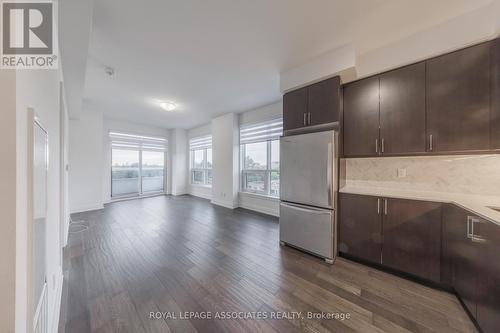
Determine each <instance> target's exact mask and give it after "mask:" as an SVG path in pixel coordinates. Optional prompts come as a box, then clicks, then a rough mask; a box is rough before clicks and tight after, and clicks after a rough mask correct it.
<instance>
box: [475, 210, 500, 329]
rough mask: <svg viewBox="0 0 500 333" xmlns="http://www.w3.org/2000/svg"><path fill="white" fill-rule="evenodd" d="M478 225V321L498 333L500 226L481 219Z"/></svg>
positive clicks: (499, 319)
mask: <svg viewBox="0 0 500 333" xmlns="http://www.w3.org/2000/svg"><path fill="white" fill-rule="evenodd" d="M479 221H480V222H479V223H475V224H474V238H473V240H471V242H474V243H475V246H476V247H477V252H478V253H479V254H480V256H479V258H478V260H479V268H478V270H477V271H476V272H475V275H476V277H477V279H478V283H477V317H476V320H477V322H478V323H479V326H480V327H481V329H482V330H483V332H485V333H493V332H498V328H499V327H500V226H498V225H496V224H494V223H492V222H489V221H486V220H481V219H479Z"/></svg>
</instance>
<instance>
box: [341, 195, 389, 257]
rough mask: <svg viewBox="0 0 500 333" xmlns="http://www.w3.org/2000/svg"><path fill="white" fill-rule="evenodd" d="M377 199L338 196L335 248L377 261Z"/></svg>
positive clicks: (351, 254)
mask: <svg viewBox="0 0 500 333" xmlns="http://www.w3.org/2000/svg"><path fill="white" fill-rule="evenodd" d="M380 201H381V199H380V198H377V197H370V196H365V195H355V194H344V193H342V194H341V195H340V226H339V229H340V230H339V251H340V252H342V253H345V254H347V255H350V256H353V257H356V258H358V259H362V260H366V261H370V262H373V263H378V264H379V263H380V254H381V251H382V244H381V238H382V237H381V232H382V218H381V217H382V216H381V211H380V209H381V208H380V206H381V202H380Z"/></svg>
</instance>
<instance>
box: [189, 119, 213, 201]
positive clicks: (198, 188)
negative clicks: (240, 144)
mask: <svg viewBox="0 0 500 333" xmlns="http://www.w3.org/2000/svg"><path fill="white" fill-rule="evenodd" d="M206 135H212V124H211V123H209V124H206V125H203V126H199V127H195V128H192V129H190V130H188V132H187V137H188V146H187V149H188V152H187V154H188V156H187V157H188V169H189V168H190V165H189V140H191V139H193V138H197V137H200V136H206ZM190 177H191V175H190V174H189V171H188V180H187V186H188V193H189V194H191V195H194V196H195V197H200V198H205V199H209V200H211V199H212V187H210V186H203V185H196V184H195V185H193V184H191V178H190Z"/></svg>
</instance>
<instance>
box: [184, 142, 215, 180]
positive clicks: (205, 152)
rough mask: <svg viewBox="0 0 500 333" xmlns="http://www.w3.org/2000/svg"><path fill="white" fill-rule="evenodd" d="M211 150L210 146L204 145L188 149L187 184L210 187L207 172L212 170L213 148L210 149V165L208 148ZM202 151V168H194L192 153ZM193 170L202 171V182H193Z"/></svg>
mask: <svg viewBox="0 0 500 333" xmlns="http://www.w3.org/2000/svg"><path fill="white" fill-rule="evenodd" d="M209 149H210V150H212V147H211V146H210V147H204V148H198V149H190V150H189V184H190V185H192V186H203V187H212V183H209V182H208V179H209V177H208V174H209V173H210V172H212V166H213V150H212V163H211V164H212V166H210V167H209V166H208V159H207V157H208V150H209ZM200 150H201V151H203V168H195V167H194V154H195V152H196V151H200ZM195 172H202V174H203V181H202V182H195V181H194V174H195ZM212 182H213V174H212Z"/></svg>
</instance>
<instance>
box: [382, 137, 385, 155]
mask: <svg viewBox="0 0 500 333" xmlns="http://www.w3.org/2000/svg"><path fill="white" fill-rule="evenodd" d="M384 143H385V140H384V138H382V153H383V152H384V150H385V144H384Z"/></svg>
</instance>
